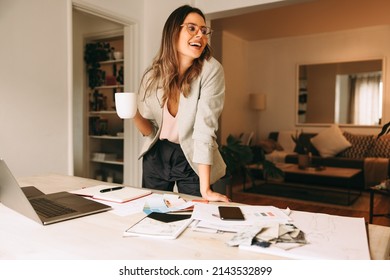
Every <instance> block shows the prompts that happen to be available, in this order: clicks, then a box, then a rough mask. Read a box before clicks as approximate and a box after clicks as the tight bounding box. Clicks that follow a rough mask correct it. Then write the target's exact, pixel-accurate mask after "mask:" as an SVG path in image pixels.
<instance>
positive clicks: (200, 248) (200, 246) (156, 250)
mask: <svg viewBox="0 0 390 280" xmlns="http://www.w3.org/2000/svg"><path fill="white" fill-rule="evenodd" d="M19 183H20V185H21V186H29V185H34V186H35V187H37V188H38V189H40V190H42V191H44V192H46V193H50V192H57V191H61V190H66V191H68V190H73V189H78V188H82V187H88V186H93V185H97V184H101V182H99V181H95V180H91V179H85V178H78V177H71V176H61V175H47V176H36V177H28V178H22V179H19ZM0 216H1V219H0V238H1V240H3V241H4V240H7V242H1V244H0V251H1V254H0V259H71V260H79V259H90V260H94V259H116V260H118V259H184V260H190V259H202V260H205V259H280V257H277V256H273V255H268V254H260V253H255V252H251V251H246V250H242V249H239V248H236V247H228V246H227V245H226V244H225V241H227V240H229V239H230V238H231V237H232V236H233V234H232V233H223V234H212V233H204V232H195V231H192V230H188V229H187V230H186V231H185V232H184V233H183V234H182V235H181V236H180V237H179V238H178V239H176V240H161V239H154V238H142V239H141V238H139V237H122V232H123V230H125V229H126V228H127V227H128V226H129V225H130V224H131V223H133V222H134V221H136V220H137V219H138V218H139V217H138V216H137V215H132V216H127V217H121V216H118V215H115V214H113V213H110V212H105V213H100V214H96V215H91V216H87V217H82V218H78V219H74V220H70V221H65V222H61V223H57V224H53V225H48V226H42V225H40V224H38V223H36V222H34V221H32V220H30V219H28V218H25V217H24V216H22V215H20V214H18V213H16V212H14V211H13V210H11V209H9V208H7V207H5V206H4V205H2V204H0ZM369 236H370V240H369V242H370V253H371V257H372V259H383V258H387V257H388V256H389V251H390V228H389V227H383V226H377V225H369ZM150 248H153V249H152V250H151V249H150Z"/></svg>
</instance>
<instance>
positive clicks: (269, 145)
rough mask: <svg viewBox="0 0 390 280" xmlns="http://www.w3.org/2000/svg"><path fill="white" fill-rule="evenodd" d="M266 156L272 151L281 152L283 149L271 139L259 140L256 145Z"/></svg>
mask: <svg viewBox="0 0 390 280" xmlns="http://www.w3.org/2000/svg"><path fill="white" fill-rule="evenodd" d="M258 145H259V146H260V147H261V148H262V149H263V151H264V153H266V154H270V153H272V152H273V151H275V150H277V151H282V150H283V147H282V146H281V145H280V144H279V143H278V142H276V141H275V140H273V139H265V140H261V141H260V142H259V144H258Z"/></svg>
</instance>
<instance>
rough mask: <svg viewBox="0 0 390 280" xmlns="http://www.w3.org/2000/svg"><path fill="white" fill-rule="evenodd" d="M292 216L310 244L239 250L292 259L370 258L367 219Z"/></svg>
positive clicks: (294, 213)
mask: <svg viewBox="0 0 390 280" xmlns="http://www.w3.org/2000/svg"><path fill="white" fill-rule="evenodd" d="M291 217H292V218H293V219H294V224H295V225H296V226H297V227H298V228H299V229H300V230H302V231H303V232H304V233H305V237H306V240H307V242H308V244H305V245H303V246H300V247H297V248H290V249H289V250H285V248H276V247H275V246H270V247H268V248H262V247H259V246H245V245H244V246H240V248H241V249H245V250H251V251H255V252H259V253H265V254H271V255H278V256H282V257H286V258H293V259H339V260H360V259H366V260H367V259H370V252H369V247H368V239H367V233H366V225H365V222H364V218H352V217H342V216H334V215H327V214H320V213H309V212H301V211H292V213H291ZM284 245H285V246H288V244H284ZM284 245H281V246H284Z"/></svg>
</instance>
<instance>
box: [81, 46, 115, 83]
mask: <svg viewBox="0 0 390 280" xmlns="http://www.w3.org/2000/svg"><path fill="white" fill-rule="evenodd" d="M110 53H111V47H110V43H106V42H95V43H88V44H86V45H85V50H84V61H85V63H86V66H87V72H88V86H89V87H90V88H92V89H94V88H95V87H98V86H101V85H102V84H103V82H104V79H105V72H104V71H102V70H101V69H100V63H99V62H100V61H104V60H108V59H109V58H110Z"/></svg>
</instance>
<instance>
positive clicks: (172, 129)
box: [160, 102, 179, 144]
mask: <svg viewBox="0 0 390 280" xmlns="http://www.w3.org/2000/svg"><path fill="white" fill-rule="evenodd" d="M178 115H179V113H177V115H176V117H174V116H172V115H171V113H170V112H169V110H168V106H167V102H165V104H164V108H163V121H162V128H161V133H160V139H161V140H163V139H167V140H168V141H170V142H172V143H176V144H179V130H178V127H177V126H178V124H177V123H178V118H177V116H178Z"/></svg>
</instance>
